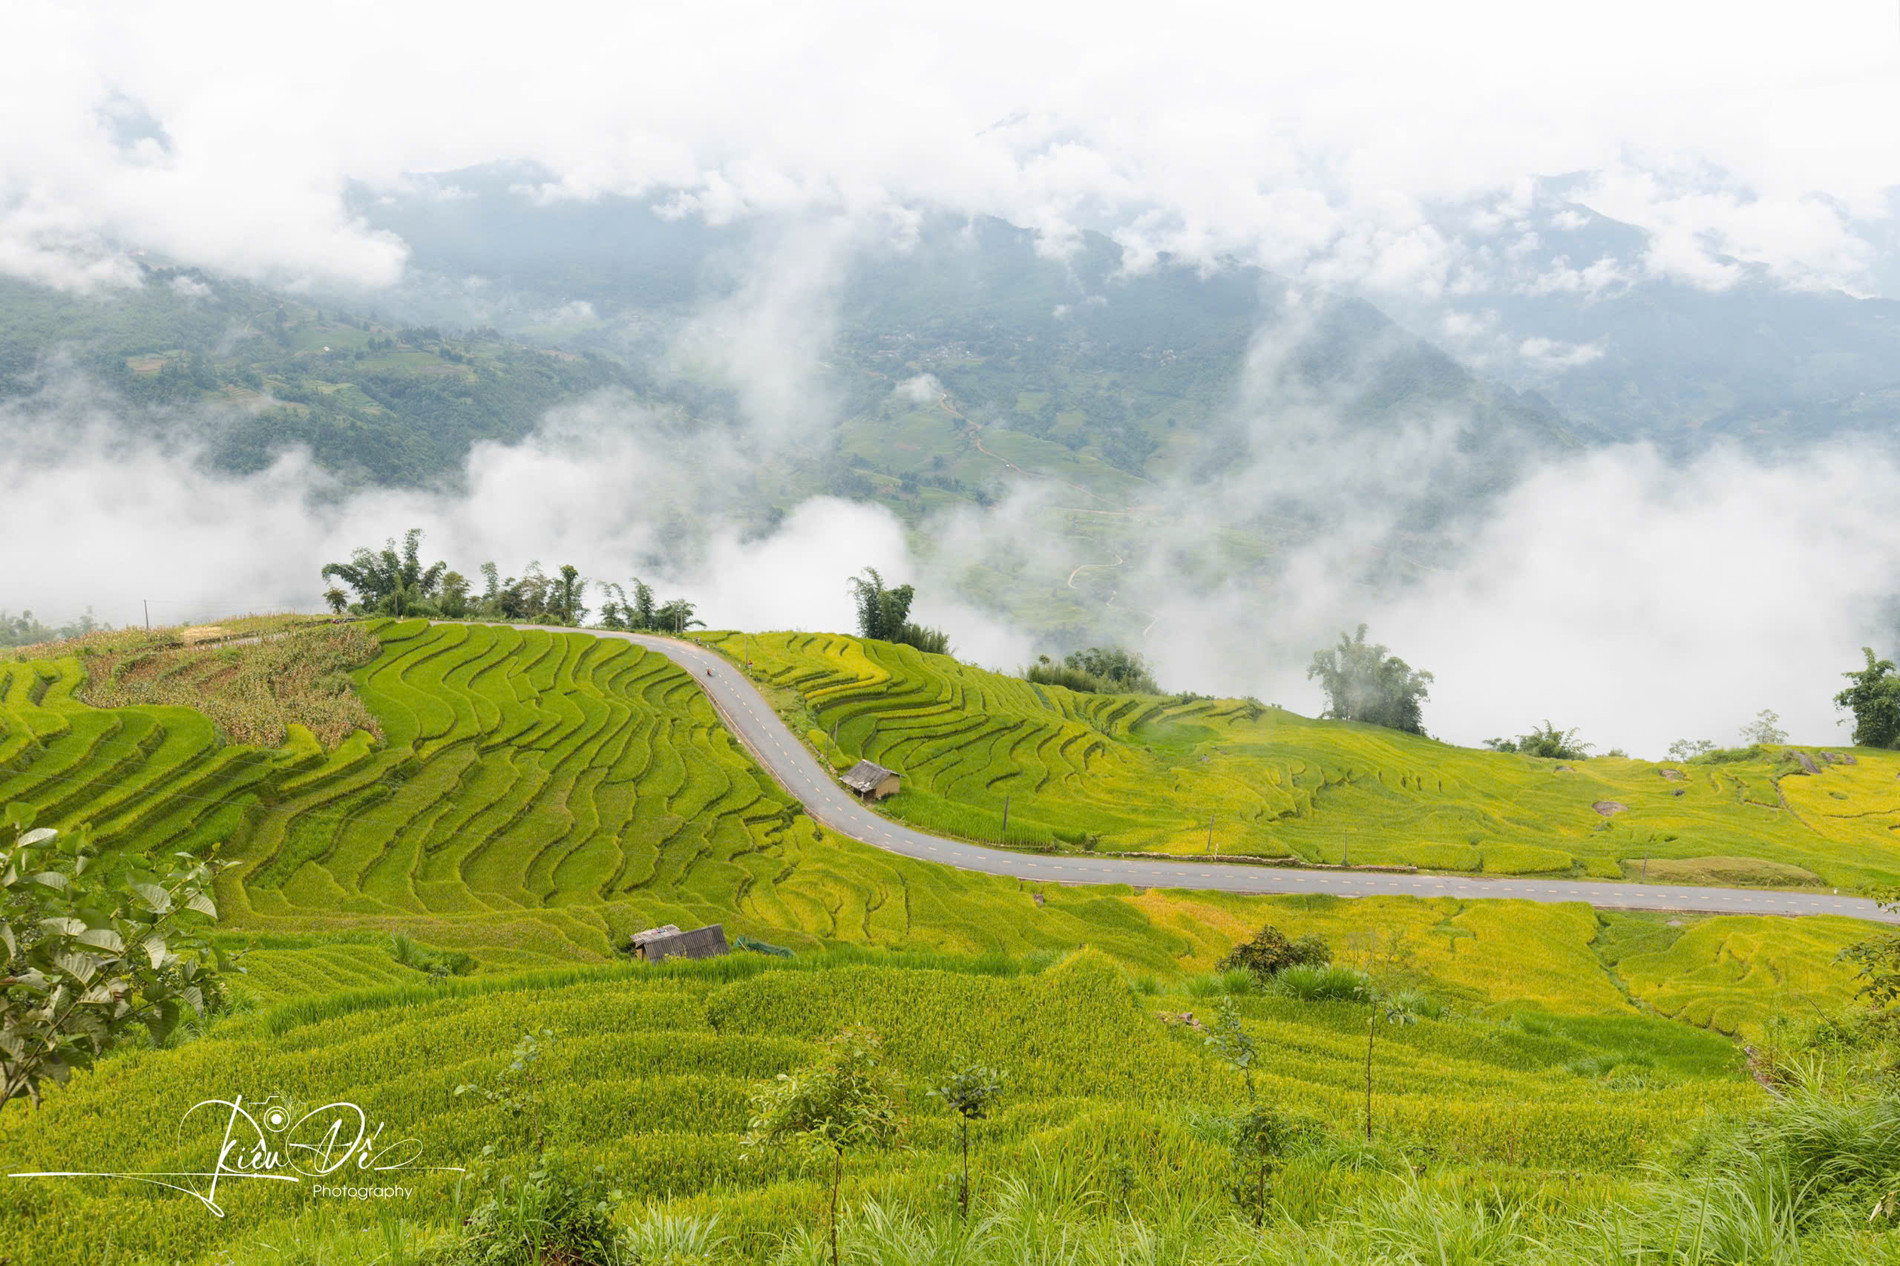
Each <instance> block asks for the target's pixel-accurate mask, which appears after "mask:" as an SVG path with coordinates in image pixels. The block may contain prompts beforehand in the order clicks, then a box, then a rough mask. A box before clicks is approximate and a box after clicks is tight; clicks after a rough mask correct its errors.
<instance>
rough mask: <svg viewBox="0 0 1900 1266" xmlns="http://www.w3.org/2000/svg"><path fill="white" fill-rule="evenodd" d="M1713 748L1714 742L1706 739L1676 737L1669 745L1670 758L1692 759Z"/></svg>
mask: <svg viewBox="0 0 1900 1266" xmlns="http://www.w3.org/2000/svg"><path fill="white" fill-rule="evenodd" d="M1714 750H1715V744H1714V743H1712V742H1710V741H1709V740H1708V739H1677V740H1676V741H1675V742H1673V743H1671V744H1670V745H1669V759H1670V760H1694V759H1695V758H1696V757H1698V756H1700V755H1702V754H1703V753H1704V752H1712V751H1714Z"/></svg>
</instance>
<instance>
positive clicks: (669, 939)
mask: <svg viewBox="0 0 1900 1266" xmlns="http://www.w3.org/2000/svg"><path fill="white" fill-rule="evenodd" d="M628 948H630V949H631V950H632V951H633V956H634V957H635V958H638V959H641V960H643V961H645V962H649V963H658V962H663V961H665V960H666V959H669V958H718V957H719V956H720V955H721V954H724V953H725V952H726V926H725V924H723V923H714V924H711V925H710V926H708V927H703V928H694V929H693V930H692V931H690V932H682V931H680V930H679V928H678V927H676V926H674V925H673V924H671V923H669V924H667V925H666V926H664V927H657V928H648V929H647V930H646V931H644V932H635V933H634V934H633V940H632V942H631V943H630V944H629V946H628Z"/></svg>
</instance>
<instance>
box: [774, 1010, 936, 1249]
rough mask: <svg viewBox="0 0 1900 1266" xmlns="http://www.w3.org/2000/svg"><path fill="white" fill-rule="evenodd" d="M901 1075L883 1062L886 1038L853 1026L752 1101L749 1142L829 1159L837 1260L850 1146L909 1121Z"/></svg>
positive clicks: (830, 1220)
mask: <svg viewBox="0 0 1900 1266" xmlns="http://www.w3.org/2000/svg"><path fill="white" fill-rule="evenodd" d="M899 1090H900V1087H899V1085H898V1082H897V1079H896V1077H895V1076H894V1075H893V1074H892V1073H891V1072H890V1071H889V1070H888V1069H887V1068H886V1067H885V1066H884V1044H883V1042H882V1040H881V1039H879V1037H878V1036H877V1034H875V1033H873V1032H871V1031H870V1030H869V1029H864V1028H847V1029H844V1030H842V1031H841V1032H839V1033H838V1034H837V1036H835V1037H833V1038H831V1039H830V1040H829V1041H827V1042H826V1043H825V1054H824V1057H823V1058H822V1059H820V1060H819V1061H818V1063H816V1064H815V1065H813V1066H812V1067H810V1068H807V1069H804V1070H803V1071H800V1072H796V1073H780V1074H779V1076H778V1080H777V1081H776V1082H775V1083H774V1084H773V1085H772V1086H771V1087H769V1088H768V1089H767V1090H765V1091H764V1092H763V1093H761V1094H760V1095H758V1096H757V1097H756V1098H755V1099H754V1100H753V1102H752V1110H753V1115H752V1119H751V1122H750V1124H749V1127H748V1130H747V1133H746V1137H745V1145H746V1146H747V1147H787V1148H792V1149H795V1150H798V1151H802V1152H805V1153H806V1154H807V1155H810V1156H812V1157H814V1158H816V1159H820V1160H823V1161H828V1162H829V1163H830V1168H831V1175H830V1178H831V1181H830V1192H831V1194H830V1200H829V1202H828V1205H827V1213H826V1217H825V1226H826V1229H827V1231H828V1233H829V1237H830V1243H831V1262H832V1266H838V1189H839V1187H840V1186H841V1185H842V1184H843V1182H844V1158H845V1153H847V1152H849V1151H851V1150H853V1149H854V1148H862V1147H885V1146H888V1145H889V1144H891V1143H893V1142H895V1141H896V1139H897V1135H898V1133H899V1131H900V1129H901V1127H902V1118H901V1117H900V1115H899V1112H898V1106H897V1095H898V1093H899Z"/></svg>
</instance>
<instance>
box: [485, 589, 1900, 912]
mask: <svg viewBox="0 0 1900 1266" xmlns="http://www.w3.org/2000/svg"><path fill="white" fill-rule="evenodd" d="M517 627H521V628H532V627H537V626H532V625H521V626H517ZM585 631H586V632H589V633H593V634H595V635H596V636H598V637H618V638H624V639H625V640H627V641H630V642H638V643H639V644H640V645H642V646H645V647H649V648H651V649H653V650H656V651H659V652H660V653H661V654H662V655H665V656H666V657H667V658H669V659H671V660H673V661H674V662H675V663H677V664H679V665H680V666H682V667H683V668H685V669H686V670H687V671H688V672H690V673H691V674H692V676H693V680H694V681H696V682H698V683H699V685H700V688H701V689H703V690H704V691H705V692H706V694H707V696H708V697H710V698H711V699H712V701H713V705H714V706H715V707H716V708H717V709H718V710H719V714H720V715H721V716H722V717H724V718H725V722H726V724H727V726H728V727H729V728H730V729H731V730H732V731H733V733H735V734H737V735H738V736H739V738H740V740H741V741H742V742H743V743H744V744H745V745H746V746H747V747H748V748H750V749H751V750H752V753H753V755H754V756H756V757H757V758H758V760H759V763H760V764H762V765H764V766H765V768H766V769H767V771H769V772H770V773H771V774H772V776H773V777H774V778H776V779H778V781H779V783H780V784H781V785H782V786H783V787H784V788H785V789H786V790H787V791H790V792H791V793H792V794H793V795H794V796H796V797H798V799H799V800H801V801H802V802H804V805H805V812H806V813H808V814H810V815H811V816H812V817H813V818H814V819H816V820H817V821H818V822H820V823H822V824H823V825H825V826H827V827H829V828H831V829H832V830H834V831H836V832H838V833H839V834H840V835H848V836H850V837H852V838H853V839H857V840H862V841H863V842H865V843H866V844H870V845H873V846H875V847H877V848H881V849H885V850H886V851H888V852H892V853H901V854H903V855H904V856H905V857H915V858H917V859H918V860H920V861H926V862H942V863H943V864H944V865H946V866H956V867H958V868H960V869H963V870H974V871H981V872H982V873H984V874H986V875H1009V876H1013V877H1015V878H1018V879H1025V880H1031V881H1037V882H1044V883H1059V884H1131V885H1134V886H1136V887H1142V888H1203V889H1212V890H1216V891H1220V892H1245V893H1301V892H1324V893H1331V894H1334V895H1336V896H1342V897H1370V896H1380V895H1395V896H1405V897H1459V898H1482V897H1509V898H1514V899H1516V900H1520V901H1583V902H1588V903H1589V904H1590V905H1593V906H1601V907H1604V908H1605V909H1613V910H1688V911H1701V912H1706V913H1719V914H1838V915H1847V916H1850V917H1853V918H1859V919H1874V920H1878V921H1880V922H1883V923H1900V915H1890V914H1887V913H1885V912H1884V911H1882V910H1881V909H1880V907H1879V906H1877V905H1875V904H1874V903H1873V902H1872V901H1869V900H1868V899H1867V898H1865V897H1847V896H1841V895H1838V894H1836V893H1830V892H1820V891H1812V892H1776V891H1772V890H1768V889H1759V888H1703V887H1685V886H1677V885H1667V884H1631V883H1607V882H1601V881H1599V882H1594V883H1592V882H1582V883H1579V882H1576V881H1574V880H1556V879H1477V878H1471V877H1467V876H1459V875H1430V874H1418V875H1410V874H1380V873H1377V872H1367V871H1360V872H1346V871H1334V870H1300V869H1295V868H1291V867H1279V866H1248V865H1242V864H1237V863H1232V862H1228V863H1218V862H1217V863H1208V862H1194V861H1187V860H1183V861H1178V862H1158V861H1148V860H1144V859H1138V858H1117V857H1113V856H1102V857H1076V856H1065V857H1041V856H1037V855H1036V854H1033V853H1016V852H1011V851H1009V850H1007V849H1000V848H985V847H983V846H982V845H980V844H966V843H964V842H963V841H961V840H951V839H945V838H944V837H943V836H940V835H928V834H926V833H924V832H923V831H919V830H916V829H914V828H912V827H908V826H905V825H904V824H903V823H901V822H893V821H891V820H890V819H889V818H886V817H884V816H882V815H880V814H877V813H874V812H872V811H871V810H870V809H868V808H866V807H865V806H864V805H862V804H859V803H858V799H857V797H856V796H854V795H853V794H852V793H851V792H849V791H847V790H845V788H844V787H842V786H841V785H839V783H838V780H837V779H836V778H835V777H834V776H833V775H832V774H831V773H830V772H829V771H827V770H826V769H825V768H824V766H822V765H820V764H819V763H818V759H817V758H816V757H815V756H813V755H812V754H811V752H810V751H809V750H808V749H807V748H806V747H805V745H804V744H803V743H801V742H800V741H799V740H798V739H797V737H796V736H794V735H793V734H792V732H791V730H790V729H788V728H787V727H786V725H785V723H784V722H783V721H781V720H779V717H778V714H777V713H775V712H773V711H772V705H771V704H769V703H767V702H766V700H765V696H763V695H761V694H760V693H759V692H758V690H757V689H756V688H754V687H753V685H752V683H751V682H749V681H747V680H746V678H745V676H744V674H743V673H741V672H740V671H739V670H737V669H735V668H734V667H733V666H732V664H731V662H730V661H729V660H727V659H726V658H725V657H723V656H721V655H720V654H718V653H717V652H715V651H710V650H707V649H706V648H705V647H703V646H698V645H695V644H694V643H692V642H685V641H679V640H676V639H673V638H668V637H649V636H646V635H643V634H639V633H614V632H611V631H608V630H601V629H588V630H585ZM899 772H900V773H901V772H902V771H899Z"/></svg>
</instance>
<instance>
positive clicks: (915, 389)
mask: <svg viewBox="0 0 1900 1266" xmlns="http://www.w3.org/2000/svg"><path fill="white" fill-rule="evenodd" d="M891 394H892V395H893V396H896V397H897V398H898V399H899V400H904V401H907V402H909V403H911V404H935V403H936V402H937V400H938V398H939V397H940V396H942V395H943V384H942V383H940V382H938V381H937V375H935V374H917V375H915V376H913V377H910V378H906V379H904V381H902V382H900V383H898V384H897V386H895V387H893V388H892V389H891Z"/></svg>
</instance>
